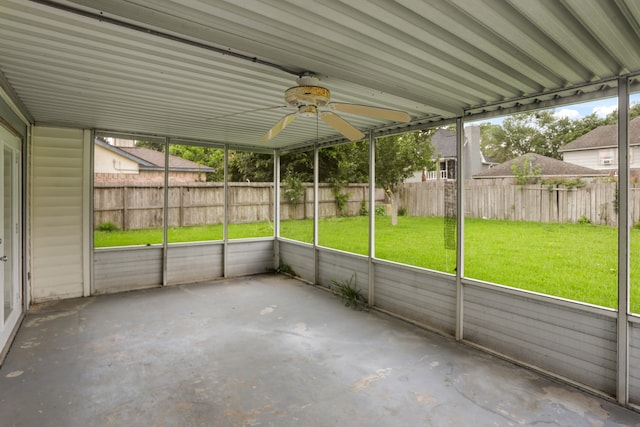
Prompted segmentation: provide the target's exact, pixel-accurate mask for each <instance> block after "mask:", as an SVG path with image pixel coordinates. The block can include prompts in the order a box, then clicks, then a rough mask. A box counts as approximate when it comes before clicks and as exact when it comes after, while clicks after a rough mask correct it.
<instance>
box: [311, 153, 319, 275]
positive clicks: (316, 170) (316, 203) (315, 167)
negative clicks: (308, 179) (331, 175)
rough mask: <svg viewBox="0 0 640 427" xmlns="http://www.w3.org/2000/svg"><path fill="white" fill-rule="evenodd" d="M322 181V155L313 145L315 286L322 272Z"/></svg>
mask: <svg viewBox="0 0 640 427" xmlns="http://www.w3.org/2000/svg"><path fill="white" fill-rule="evenodd" d="M318 181H320V155H319V153H318V146H317V145H316V144H314V145H313V271H314V276H313V277H314V279H313V284H314V285H318V284H319V283H320V271H319V270H318V212H319V211H320V209H319V206H320V203H319V201H318V193H319V186H318Z"/></svg>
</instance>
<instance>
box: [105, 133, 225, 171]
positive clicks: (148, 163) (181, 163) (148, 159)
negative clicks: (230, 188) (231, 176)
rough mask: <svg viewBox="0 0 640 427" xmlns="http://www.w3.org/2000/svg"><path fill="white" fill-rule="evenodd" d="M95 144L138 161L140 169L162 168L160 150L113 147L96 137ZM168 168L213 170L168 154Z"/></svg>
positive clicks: (162, 158) (162, 157)
mask: <svg viewBox="0 0 640 427" xmlns="http://www.w3.org/2000/svg"><path fill="white" fill-rule="evenodd" d="M96 144H98V145H100V146H101V147H104V148H106V149H107V150H110V151H111V152H113V153H116V154H118V155H121V156H123V157H126V158H128V159H130V160H133V161H134V162H137V163H138V167H139V168H140V170H164V164H165V161H164V159H165V156H164V153H163V152H161V151H156V150H151V149H149V148H144V147H115V146H113V145H111V144H109V143H107V142H105V141H103V140H101V139H98V138H96ZM169 170H170V171H173V172H214V169H213V168H210V167H209V166H205V165H201V164H199V163H196V162H192V161H190V160H186V159H183V158H182V157H177V156H173V155H171V154H170V155H169Z"/></svg>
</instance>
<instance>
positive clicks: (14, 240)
mask: <svg viewBox="0 0 640 427" xmlns="http://www.w3.org/2000/svg"><path fill="white" fill-rule="evenodd" d="M0 165H2V169H1V170H2V173H0V200H1V201H2V207H1V208H0V283H2V292H0V307H2V313H1V316H0V349H2V348H4V346H5V345H6V344H7V341H8V339H9V336H10V335H11V332H12V331H13V329H14V327H15V326H16V324H17V322H18V320H19V318H20V315H21V314H22V286H21V271H22V268H21V266H22V262H21V247H22V236H21V234H22V231H21V228H22V227H20V221H21V215H20V200H21V197H20V192H21V185H20V176H21V174H20V139H19V138H17V137H16V136H14V135H13V134H11V133H9V131H7V130H6V129H5V128H3V127H2V126H0Z"/></svg>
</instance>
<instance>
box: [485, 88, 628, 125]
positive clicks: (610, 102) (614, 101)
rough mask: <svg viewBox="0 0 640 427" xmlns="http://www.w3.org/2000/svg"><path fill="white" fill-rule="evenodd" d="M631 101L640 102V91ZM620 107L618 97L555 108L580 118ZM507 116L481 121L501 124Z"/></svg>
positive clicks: (601, 113) (573, 117)
mask: <svg viewBox="0 0 640 427" xmlns="http://www.w3.org/2000/svg"><path fill="white" fill-rule="evenodd" d="M629 99H630V103H631V104H636V103H640V93H634V94H632V95H631V96H630V98H629ZM617 108H618V98H606V99H598V100H597V101H590V102H584V103H581V104H572V105H563V106H561V107H557V108H555V114H556V116H560V117H568V118H569V119H571V120H575V119H580V118H582V117H585V116H588V115H589V114H592V113H596V114H597V115H598V117H604V116H606V115H607V114H609V113H611V112H612V111H614V110H616V109H617ZM504 119H505V117H496V118H493V119H490V120H480V122H490V123H493V124H501V123H502V121H503V120H504Z"/></svg>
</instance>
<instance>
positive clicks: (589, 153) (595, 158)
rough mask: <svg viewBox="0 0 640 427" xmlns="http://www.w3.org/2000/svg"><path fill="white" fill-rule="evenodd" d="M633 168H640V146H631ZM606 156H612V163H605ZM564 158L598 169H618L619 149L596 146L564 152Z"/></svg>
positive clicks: (569, 161) (567, 160)
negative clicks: (590, 148)
mask: <svg viewBox="0 0 640 427" xmlns="http://www.w3.org/2000/svg"><path fill="white" fill-rule="evenodd" d="M630 153H631V164H630V166H631V168H632V169H639V168H640V147H639V146H633V147H631V151H630ZM604 158H610V159H611V164H603V159H604ZM562 159H563V160H564V161H565V162H567V163H573V164H574V165H580V166H584V167H587V168H591V169H596V170H612V171H615V170H617V169H618V149H617V148H596V149H592V150H581V151H567V152H564V153H562Z"/></svg>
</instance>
